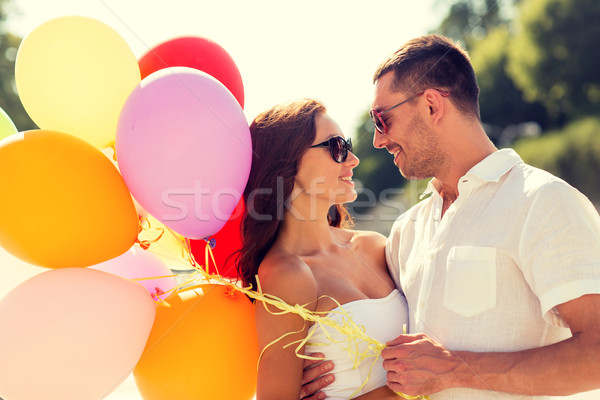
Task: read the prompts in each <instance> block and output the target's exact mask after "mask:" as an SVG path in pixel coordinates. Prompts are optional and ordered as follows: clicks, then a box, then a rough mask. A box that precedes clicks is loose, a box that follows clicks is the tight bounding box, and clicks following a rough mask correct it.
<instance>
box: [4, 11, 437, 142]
mask: <svg viewBox="0 0 600 400" xmlns="http://www.w3.org/2000/svg"><path fill="white" fill-rule="evenodd" d="M435 3H436V0H419V1H413V0H379V1H377V2H375V3H373V2H368V1H359V0H304V1H286V0H213V1H206V0H204V1H198V0H160V1H159V0H52V1H42V0H12V6H11V8H12V9H13V10H14V11H12V12H10V11H11V8H9V9H8V10H7V11H9V12H10V14H9V18H8V28H9V31H11V32H13V33H16V34H19V35H21V36H25V35H26V34H27V33H29V32H31V31H32V30H33V29H35V28H36V27H37V26H39V25H40V24H42V23H44V22H46V21H48V20H50V19H53V18H56V17H60V16H65V15H79V16H88V17H93V18H95V19H97V20H99V21H102V22H104V23H106V24H107V25H109V26H111V27H112V28H113V29H115V30H116V31H117V32H118V33H119V34H120V35H121V36H122V37H123V38H124V39H125V40H126V41H127V43H129V45H130V46H131V48H132V50H133V52H134V54H135V55H136V56H137V57H138V58H139V57H141V56H142V55H143V54H144V53H145V52H146V51H148V50H149V49H150V48H152V47H153V46H156V45H157V44H159V43H161V42H164V41H166V40H169V39H172V38H175V37H178V36H184V35H194V36H203V37H206V38H208V39H211V40H213V41H215V42H217V43H218V44H220V45H221V46H222V47H223V48H225V49H226V50H227V52H229V54H230V55H231V56H232V57H233V59H234V60H235V62H236V64H237V66H238V68H239V70H240V72H241V74H242V79H243V82H244V90H245V97H246V101H245V104H246V105H245V113H246V117H247V119H248V120H252V119H253V118H254V117H255V116H256V114H258V113H259V112H261V111H263V110H265V109H267V108H269V107H271V106H273V105H275V104H277V103H279V102H283V101H288V100H292V99H296V98H300V97H312V98H316V99H318V100H321V101H322V102H323V103H325V105H326V106H327V108H328V109H329V114H330V115H331V116H332V117H333V118H334V119H335V120H336V121H337V122H338V124H339V125H340V127H341V128H342V130H343V131H344V133H345V134H346V135H351V134H353V133H354V130H355V128H356V126H357V124H358V119H359V118H360V116H361V114H362V113H363V112H364V111H365V110H367V109H368V108H369V106H370V103H371V97H372V94H373V86H372V83H371V77H372V74H373V72H374V70H375V68H376V67H377V66H378V65H379V63H380V62H381V61H382V60H383V59H384V58H385V57H386V56H387V55H389V54H391V53H392V52H393V51H395V50H396V49H397V48H398V47H399V46H400V45H401V44H402V43H403V42H405V41H406V40H409V39H411V38H412V37H415V36H419V35H422V34H425V33H427V32H428V31H429V30H430V29H432V28H434V27H436V26H437V25H438V24H439V21H440V19H441V18H442V17H443V15H444V14H445V13H446V11H447V10H446V9H445V8H441V7H437V8H436V9H434V4H435ZM438 3H439V2H438ZM16 11H20V13H21V15H18V14H16Z"/></svg>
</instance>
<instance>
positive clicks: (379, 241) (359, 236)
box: [352, 230, 387, 248]
mask: <svg viewBox="0 0 600 400" xmlns="http://www.w3.org/2000/svg"><path fill="white" fill-rule="evenodd" d="M352 232H353V233H354V241H355V242H356V243H357V244H359V245H361V246H368V247H372V248H385V243H386V241H387V238H386V237H385V236H384V235H382V234H381V233H379V232H375V231H358V230H353V231H352Z"/></svg>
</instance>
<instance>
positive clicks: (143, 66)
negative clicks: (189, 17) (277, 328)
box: [0, 16, 258, 400]
mask: <svg viewBox="0 0 600 400" xmlns="http://www.w3.org/2000/svg"><path fill="white" fill-rule="evenodd" d="M183 55H185V56H183ZM15 78H16V86H17V91H18V93H19V97H20V99H21V102H22V103H23V105H24V107H25V110H26V111H27V113H28V114H29V116H30V117H31V118H32V120H33V121H34V122H35V123H36V124H37V125H38V127H39V128H40V129H36V130H31V131H25V132H18V131H17V129H16V127H15V126H14V124H13V123H12V121H11V120H10V118H9V117H8V116H7V115H6V113H4V112H3V111H2V110H0V111H1V112H0V139H1V140H0V190H1V192H2V195H1V196H0V247H2V249H1V250H2V252H0V281H3V282H4V281H6V280H4V279H3V278H2V275H3V274H4V273H6V272H7V271H8V274H9V275H10V274H11V268H13V269H15V270H16V269H17V268H21V267H25V266H27V268H30V270H28V271H27V275H28V276H30V277H29V279H27V280H23V281H21V282H18V284H17V285H16V286H15V287H13V288H12V290H11V291H10V292H9V293H7V294H6V295H4V294H3V293H0V326H1V327H2V328H1V329H0V359H2V363H0V398H6V399H11V400H12V399H17V400H18V399H33V398H60V399H84V398H98V399H99V398H103V397H105V396H106V395H108V394H109V393H110V392H111V391H112V390H114V389H115V388H116V387H118V386H119V384H120V383H121V382H122V381H123V380H124V379H125V378H127V376H128V375H129V373H130V372H131V371H132V370H133V368H134V367H136V365H138V364H139V365H143V366H144V367H140V371H141V370H142V369H143V371H144V372H143V373H141V372H140V376H142V375H144V374H147V375H148V376H151V377H153V376H155V375H156V376H159V378H156V379H155V378H151V379H149V380H148V381H146V382H147V383H146V384H144V383H143V382H144V379H142V378H140V379H138V386H139V389H140V392H142V394H143V396H144V398H146V399H151V398H158V397H156V396H157V395H156V393H163V394H164V393H167V394H164V395H162V396H159V397H160V398H180V399H186V398H190V399H191V398H198V397H205V398H211V399H219V398H222V399H250V398H252V396H253V395H254V392H255V385H256V383H255V381H256V362H257V359H258V354H256V353H257V339H256V334H255V329H254V319H253V312H252V305H251V303H250V301H249V300H248V298H247V297H246V296H244V295H242V294H239V293H238V294H231V293H230V291H229V289H227V286H225V285H224V283H223V282H221V283H220V284H219V285H215V284H214V283H212V284H208V283H204V285H203V286H202V289H203V292H201V291H200V288H198V289H195V290H185V291H181V290H178V291H176V292H173V293H171V289H172V288H174V287H178V280H177V278H176V276H175V275H173V272H172V271H173V270H177V269H181V266H182V265H183V266H184V268H187V269H189V268H190V259H193V253H190V251H189V248H190V243H191V242H192V241H193V242H198V243H203V244H206V241H205V240H204V239H211V241H212V243H216V246H215V249H214V251H215V254H218V255H219V256H220V257H227V256H228V255H229V254H231V253H232V252H233V251H234V250H235V249H236V248H237V246H238V245H239V232H238V231H239V230H238V229H236V228H237V227H239V218H240V215H241V212H240V210H243V208H242V207H243V204H242V203H240V199H241V194H242V191H243V189H244V187H245V185H246V181H247V178H248V174H249V170H250V161H251V153H252V148H251V140H250V133H249V128H248V124H247V122H246V118H245V116H244V113H243V111H242V106H243V101H244V93H243V86H242V81H241V75H240V73H239V71H238V70H237V67H236V66H235V63H234V61H233V59H232V58H231V57H230V56H229V54H227V52H226V51H225V50H224V49H223V48H221V47H220V46H219V45H218V44H216V43H214V42H212V41H210V40H208V39H205V38H201V37H184V38H177V39H173V40H169V41H166V42H164V43H162V44H160V45H159V46H157V47H155V48H153V49H150V50H149V51H148V53H147V54H146V55H144V56H143V57H142V58H141V59H140V60H139V62H138V60H137V59H136V57H135V56H134V55H133V53H132V51H131V49H130V48H129V46H128V45H127V43H126V42H125V41H124V40H123V39H122V38H121V37H120V36H119V35H118V34H117V33H116V32H115V31H114V30H113V29H112V28H110V27H108V26H106V25H105V24H103V23H101V22H99V21H96V20H94V19H91V18H86V17H78V16H71V17H62V18H57V19H54V20H50V21H48V22H46V23H44V24H42V25H40V26H39V27H38V28H36V29H35V30H34V31H32V32H31V33H30V34H29V35H27V36H26V37H25V38H24V40H23V41H22V43H21V46H20V47H19V50H18V53H17V59H16V63H15ZM236 210H237V211H236ZM234 211H236V212H234ZM221 231H223V232H224V233H223V234H224V235H226V236H223V238H220V237H219V235H221V234H222V233H221ZM4 251H6V253H4ZM39 267H41V268H39ZM228 269H229V271H228V273H229V275H228V276H233V277H234V276H235V272H234V271H235V268H234V267H232V266H230V267H229V268H228ZM214 272H215V273H216V272H217V271H216V270H215V271H214ZM207 285H208V286H207ZM167 297H168V301H169V303H168V304H169V307H163V306H161V304H163V302H164V301H165V299H167ZM167 333H168V335H167ZM169 357H174V358H176V359H177V362H176V363H174V362H173V363H172V362H171V361H169ZM231 376H235V377H236V384H235V385H231V384H230V379H231V378H230V377H231ZM239 377H242V378H239ZM177 379H179V380H181V379H184V380H185V382H183V381H181V382H179V381H178V380H177ZM32 380H34V381H35V382H36V384H35V385H32V384H31V383H30V382H31V381H32ZM192 381H193V382H194V383H193V384H192V383H190V382H192ZM172 382H179V383H177V385H176V386H178V388H179V389H178V390H179V391H178V392H177V395H173V393H175V392H173V390H174V389H173V387H172V384H173V383H172ZM165 390H166V392H165Z"/></svg>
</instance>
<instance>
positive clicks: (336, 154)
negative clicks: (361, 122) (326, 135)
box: [329, 136, 346, 163]
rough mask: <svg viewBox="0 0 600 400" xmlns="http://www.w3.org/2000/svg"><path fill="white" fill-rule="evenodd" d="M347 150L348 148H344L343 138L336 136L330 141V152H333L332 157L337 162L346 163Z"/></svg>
mask: <svg viewBox="0 0 600 400" xmlns="http://www.w3.org/2000/svg"><path fill="white" fill-rule="evenodd" d="M345 149H346V146H344V139H342V138H341V137H339V136H336V137H332V138H331V139H329V151H330V152H331V157H333V159H334V160H335V161H336V162H339V163H341V162H343V161H344V158H345V157H344V150H345Z"/></svg>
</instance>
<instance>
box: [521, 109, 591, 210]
mask: <svg viewBox="0 0 600 400" xmlns="http://www.w3.org/2000/svg"><path fill="white" fill-rule="evenodd" d="M514 149H515V150H516V151H517V152H518V153H519V154H520V155H521V157H522V158H523V160H524V161H525V162H526V163H528V164H531V165H533V166H536V167H538V168H541V169H544V170H546V171H548V172H550V173H552V174H554V175H557V176H560V177H561V178H563V179H564V180H565V181H567V182H569V183H570V184H571V185H573V186H574V187H576V188H577V189H579V190H580V191H581V192H582V193H584V194H585V195H586V196H588V197H589V198H590V199H591V200H592V201H594V202H596V203H599V202H600V186H599V185H598V177H599V176H600V117H597V116H589V117H584V118H581V119H578V120H575V121H573V122H570V123H568V124H567V125H565V127H564V128H562V129H560V130H554V131H551V132H548V133H547V134H545V135H544V136H541V137H539V138H534V139H521V140H519V141H517V142H516V143H515V144H514Z"/></svg>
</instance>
